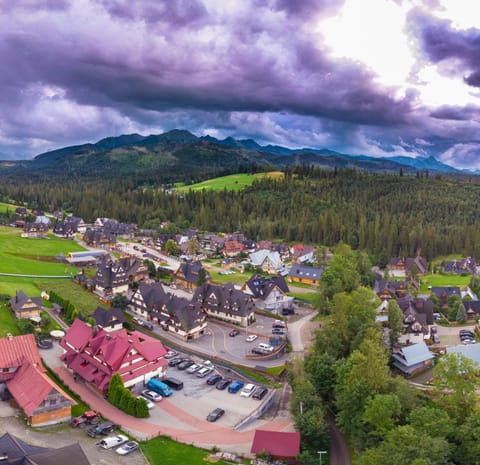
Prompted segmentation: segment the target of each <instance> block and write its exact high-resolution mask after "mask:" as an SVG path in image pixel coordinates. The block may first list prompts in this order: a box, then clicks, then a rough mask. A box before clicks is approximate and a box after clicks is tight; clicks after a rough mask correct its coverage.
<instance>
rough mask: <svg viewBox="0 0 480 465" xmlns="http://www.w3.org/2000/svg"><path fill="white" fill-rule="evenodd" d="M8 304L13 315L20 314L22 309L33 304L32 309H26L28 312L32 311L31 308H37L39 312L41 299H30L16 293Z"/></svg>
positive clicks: (23, 293)
mask: <svg viewBox="0 0 480 465" xmlns="http://www.w3.org/2000/svg"><path fill="white" fill-rule="evenodd" d="M9 304H10V307H11V308H12V310H13V311H14V312H15V313H17V312H21V311H22V309H23V307H24V306H25V305H27V304H29V305H31V304H34V305H33V307H30V308H28V310H32V308H33V309H35V308H38V310H41V307H42V298H41V297H36V298H35V297H32V298H30V297H28V295H27V294H25V292H23V291H17V293H16V294H15V297H12V298H11V299H10V302H9Z"/></svg>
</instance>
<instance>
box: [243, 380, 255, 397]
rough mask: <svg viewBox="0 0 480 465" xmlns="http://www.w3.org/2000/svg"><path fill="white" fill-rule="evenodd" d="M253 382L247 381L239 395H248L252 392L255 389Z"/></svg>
mask: <svg viewBox="0 0 480 465" xmlns="http://www.w3.org/2000/svg"><path fill="white" fill-rule="evenodd" d="M255 388H256V386H255V384H252V383H248V384H247V385H246V386H245V387H244V388H243V389H242V392H240V397H250V396H251V395H252V394H253V391H255Z"/></svg>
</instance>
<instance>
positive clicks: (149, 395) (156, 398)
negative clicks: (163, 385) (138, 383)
mask: <svg viewBox="0 0 480 465" xmlns="http://www.w3.org/2000/svg"><path fill="white" fill-rule="evenodd" d="M140 394H141V395H142V397H145V399H148V400H151V401H153V402H160V401H161V400H162V396H161V395H160V394H158V392H155V391H151V390H150V389H144V390H143V391H142V392H141V393H140Z"/></svg>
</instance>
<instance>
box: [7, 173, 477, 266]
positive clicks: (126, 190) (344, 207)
mask: <svg viewBox="0 0 480 465" xmlns="http://www.w3.org/2000/svg"><path fill="white" fill-rule="evenodd" d="M4 181H5V182H2V185H1V187H0V200H2V201H4V202H5V201H14V202H16V203H26V204H28V206H29V207H31V208H33V207H38V208H41V209H43V210H45V211H54V210H57V209H63V210H65V211H69V212H73V213H74V214H75V215H76V216H81V217H82V218H84V219H85V220H86V221H92V220H93V219H95V218H96V217H98V216H107V217H112V218H116V219H118V220H119V221H122V222H129V223H136V224H138V225H139V226H140V227H144V228H154V229H155V228H158V229H159V227H160V223H161V222H162V221H168V222H169V223H170V225H171V226H170V227H171V231H173V232H175V231H182V230H184V229H186V228H189V227H196V228H198V229H200V230H203V231H226V232H229V231H235V230H241V231H243V232H244V233H245V234H246V235H247V237H249V238H251V239H255V240H258V239H278V240H282V241H287V242H295V241H301V242H306V243H312V244H323V245H326V246H329V247H331V246H334V245H335V244H337V243H338V242H340V241H343V242H345V243H346V244H349V245H350V246H351V247H352V248H353V249H359V250H365V251H367V252H368V253H369V255H371V256H372V257H374V259H375V261H376V262H377V263H379V264H380V265H384V264H386V262H387V261H388V258H389V257H391V256H414V255H415V254H416V253H417V252H420V253H421V254H422V256H425V257H426V258H427V259H431V258H433V257H436V256H439V255H447V254H450V253H453V252H454V253H461V254H464V255H473V256H480V227H479V226H480V219H479V218H478V215H477V205H478V202H479V199H480V185H477V184H476V183H474V182H468V181H466V180H464V179H462V180H452V179H441V178H440V179H438V178H432V177H423V176H422V177H413V176H399V175H387V174H385V175H381V174H372V173H368V172H360V171H358V170H321V169H318V168H311V167H310V168H308V167H297V168H295V169H291V170H288V171H286V172H285V176H284V177H283V178H276V179H274V178H264V179H260V180H256V181H255V182H254V184H253V185H252V186H251V187H248V188H246V189H244V190H243V191H240V192H232V191H226V190H224V191H207V190H203V191H189V192H187V193H185V194H182V195H175V194H172V193H171V192H170V191H169V190H165V189H163V188H161V187H160V186H155V185H151V184H148V185H147V184H144V183H143V182H136V181H135V179H133V178H126V179H115V180H108V179H105V180H92V179H83V180H82V179H81V178H80V179H75V178H73V179H69V180H66V179H61V178H58V179H57V178H55V180H53V181H52V179H49V180H48V182H46V180H45V179H41V178H38V179H36V178H32V179H24V180H22V182H18V180H15V181H14V180H13V179H10V178H7V179H5V180H4ZM13 213H14V212H12V211H9V212H7V214H6V215H5V216H9V217H12V215H13Z"/></svg>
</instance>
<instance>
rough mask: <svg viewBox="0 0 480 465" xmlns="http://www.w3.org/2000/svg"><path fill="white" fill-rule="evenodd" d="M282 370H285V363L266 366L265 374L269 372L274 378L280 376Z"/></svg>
mask: <svg viewBox="0 0 480 465" xmlns="http://www.w3.org/2000/svg"><path fill="white" fill-rule="evenodd" d="M284 371H285V365H279V366H276V367H268V368H267V374H269V375H270V376H274V377H275V378H277V377H278V376H280V375H281V374H282V373H283V372H284Z"/></svg>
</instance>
